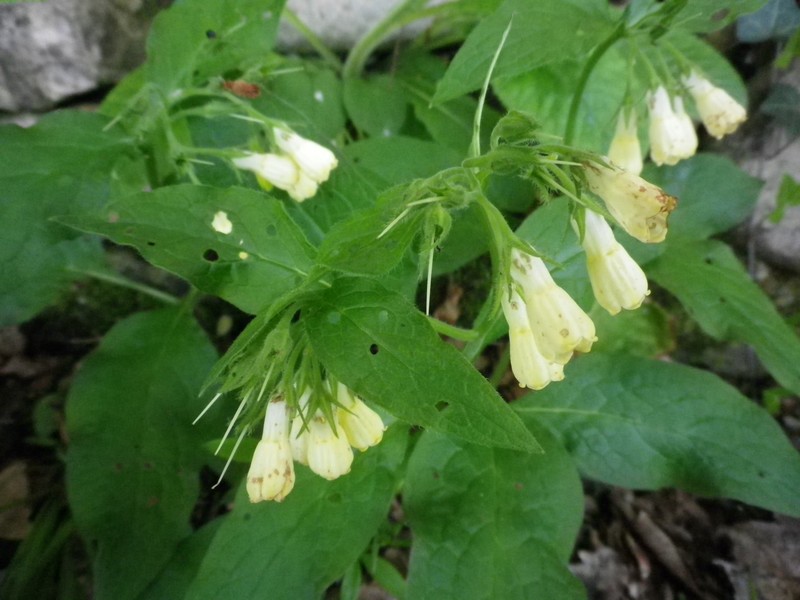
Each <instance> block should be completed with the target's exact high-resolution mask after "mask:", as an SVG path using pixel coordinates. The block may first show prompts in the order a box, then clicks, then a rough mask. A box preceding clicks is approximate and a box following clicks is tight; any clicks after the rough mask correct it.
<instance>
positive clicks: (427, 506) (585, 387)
mask: <svg viewBox="0 0 800 600" xmlns="http://www.w3.org/2000/svg"><path fill="white" fill-rule="evenodd" d="M425 4H426V3H425V2H423V1H422V0H407V1H405V2H403V3H400V4H399V5H398V7H397V8H396V10H395V11H394V12H393V13H392V14H391V15H390V16H389V17H387V19H386V20H385V21H383V22H381V23H379V24H378V25H377V26H376V27H375V29H374V30H373V31H371V32H370V33H368V34H367V35H366V36H365V37H364V38H363V39H362V40H361V41H360V42H358V43H357V44H356V45H355V47H354V48H353V49H352V51H351V52H350V53H349V55H348V56H347V58H346V60H345V61H344V62H342V61H341V60H340V58H339V57H338V56H337V55H336V54H334V53H332V52H331V51H329V50H328V49H326V48H325V47H324V45H323V44H322V43H321V42H320V40H318V39H317V38H316V37H315V36H314V35H313V34H312V33H310V32H309V31H307V29H306V28H305V26H304V25H303V24H302V23H300V22H299V21H298V20H297V18H296V17H295V16H294V15H292V13H291V12H286V11H284V7H283V3H282V2H281V1H279V0H246V1H242V2H228V1H227V0H202V1H201V0H182V1H178V2H175V3H174V6H172V7H171V8H170V9H169V10H166V11H164V12H163V13H162V14H161V15H160V16H159V17H158V19H157V20H156V22H155V24H154V27H153V32H152V35H151V37H150V41H149V44H148V52H149V54H148V60H147V62H146V64H145V65H143V67H142V68H141V69H139V70H137V71H136V72H134V73H133V74H131V75H130V76H129V77H128V78H127V79H126V80H124V81H123V82H122V83H120V85H119V86H117V87H116V88H115V89H114V90H113V91H112V92H111V93H110V94H109V97H108V98H107V100H106V101H105V102H104V104H103V105H102V106H101V108H100V111H99V114H86V113H82V112H63V113H58V114H55V115H52V116H49V117H47V118H45V119H43V120H42V121H41V123H40V124H38V125H37V126H36V127H33V128H31V129H29V130H19V129H17V128H12V127H6V128H3V129H0V137H1V138H2V143H0V157H2V159H3V160H0V176H2V177H3V181H4V186H3V188H2V189H4V190H5V191H4V192H2V193H3V194H5V195H6V196H7V198H9V201H8V206H9V207H11V208H8V209H6V212H5V213H4V215H5V221H4V222H6V223H10V224H11V225H12V227H10V228H9V231H13V232H14V236H16V237H14V239H13V240H12V242H13V243H11V246H9V248H10V249H9V248H7V250H9V251H8V252H7V256H9V257H17V258H14V259H13V260H12V261H11V262H12V264H11V267H9V269H5V270H2V271H3V273H2V274H0V277H6V278H9V279H8V280H7V283H8V285H7V286H6V287H7V288H8V289H10V290H13V292H12V294H11V296H12V299H11V300H9V301H8V302H6V303H5V304H4V305H3V310H4V313H3V315H4V316H5V318H6V322H7V323H13V322H21V321H24V320H26V319H28V318H31V317H32V316H33V315H34V314H35V313H36V312H37V311H39V310H41V309H42V308H44V307H45V306H46V305H47V304H48V303H50V302H52V301H54V300H55V299H56V297H57V294H58V292H59V290H63V289H64V288H63V286H61V287H60V284H63V283H65V282H71V281H73V280H74V279H75V278H76V277H78V276H82V277H91V278H94V279H98V280H101V281H102V282H105V283H106V284H108V283H111V284H119V285H121V286H122V287H123V288H125V289H128V290H133V291H131V294H133V293H134V292H135V293H136V294H140V295H142V296H141V297H146V298H148V299H149V301H150V302H159V303H164V304H165V307H164V308H161V309H158V310H148V311H144V312H141V313H137V314H135V315H132V316H130V317H126V318H124V319H122V320H121V321H120V322H119V323H118V324H117V325H116V326H115V327H114V328H113V329H112V330H111V331H110V332H109V333H108V334H107V335H106V336H105V337H104V339H103V341H102V342H101V343H100V345H99V347H98V348H97V350H96V351H95V353H93V354H92V355H91V357H89V358H88V359H87V360H86V361H85V364H84V365H83V366H82V368H81V370H80V372H79V373H78V375H77V376H76V378H75V382H74V385H73V387H72V388H71V391H70V392H69V398H68V402H67V411H66V413H67V414H66V425H65V427H66V431H67V433H68V437H69V446H68V448H67V450H66V456H67V458H66V463H67V470H66V487H67V490H68V498H69V509H70V511H71V514H72V515H73V522H71V524H69V526H68V527H67V528H66V529H65V531H72V530H73V529H75V530H77V531H78V532H79V534H80V535H81V536H82V538H83V539H85V540H87V541H90V543H88V544H87V545H86V551H87V553H88V555H89V558H90V561H91V564H92V581H93V586H94V597H96V598H99V599H101V600H102V599H103V598H115V599H118V598H123V599H125V598H132V599H133V598H149V597H153V598H158V597H165V598H166V597H168V598H192V599H197V598H199V599H211V598H221V597H224V598H237V599H238V598H242V599H247V598H261V597H263V596H264V595H265V594H266V595H268V596H269V597H270V598H287V599H288V598H317V597H322V596H323V595H324V594H326V593H334V592H332V591H331V586H337V590H338V591H337V592H336V593H340V595H341V596H342V597H343V598H356V597H357V595H358V590H359V587H360V585H361V583H362V582H363V581H364V580H365V579H367V578H368V579H370V580H373V581H375V582H377V583H378V584H379V585H381V586H383V587H384V588H386V589H387V590H388V591H389V592H390V593H391V594H392V595H394V596H396V597H401V598H402V597H406V598H434V597H435V598H466V599H470V598H531V599H537V598H541V599H548V600H550V599H558V600H572V599H580V598H585V590H584V589H583V586H582V585H581V583H580V582H579V581H578V580H577V579H576V578H575V577H574V576H573V575H572V573H571V572H570V571H569V569H567V566H566V565H567V562H568V560H569V558H570V556H571V555H572V553H573V549H574V548H573V546H574V544H575V543H576V539H577V534H578V530H579V527H580V523H581V519H582V514H583V507H584V504H585V503H584V495H583V490H582V485H581V477H583V478H585V479H589V480H594V481H598V482H601V483H604V484H608V485H615V486H624V487H629V488H632V489H635V490H657V489H660V488H664V487H676V488H680V489H682V490H685V491H687V492H691V493H696V494H699V495H703V496H707V497H725V498H732V499H735V500H739V501H743V502H747V503H750V504H753V505H756V506H759V507H762V508H766V509H770V510H775V511H780V512H783V513H787V514H791V515H800V504H799V502H800V501H799V500H798V499H800V458H798V456H797V453H796V451H795V450H794V449H793V448H792V447H791V445H790V444H789V443H788V441H787V440H786V438H785V436H784V435H783V433H782V432H781V430H780V428H779V427H778V426H777V425H776V423H775V421H774V420H773V418H772V416H771V415H770V414H769V413H768V412H767V411H765V410H763V409H762V408H760V407H759V406H757V404H756V403H754V402H752V401H751V400H750V399H748V398H745V397H744V396H743V395H742V394H741V393H740V392H739V391H737V390H736V389H734V388H733V387H731V386H730V385H728V384H727V383H725V382H723V381H722V380H721V379H720V378H719V377H717V376H716V375H714V374H712V373H711V372H708V371H704V370H701V369H698V368H695V367H690V366H687V365H683V364H679V363H678V362H676V361H675V360H674V359H673V358H672V357H673V352H674V350H675V349H676V347H677V346H678V345H679V344H681V343H682V338H680V337H679V336H678V335H677V333H676V331H679V330H685V329H690V328H692V327H694V329H695V330H696V331H697V332H698V333H697V335H698V336H702V335H707V336H709V337H710V338H714V339H715V340H717V341H719V342H736V343H745V344H749V345H750V346H752V348H753V349H754V351H755V353H756V354H757V356H758V358H759V359H760V360H761V362H762V363H763V365H764V368H765V369H766V371H767V372H769V374H770V375H771V376H772V377H774V380H775V382H776V383H775V385H776V386H780V388H775V389H779V390H783V391H781V392H780V393H785V394H797V393H800V366H799V365H800V340H799V339H798V338H797V336H796V334H795V332H794V331H793V329H792V327H791V326H790V325H788V324H787V322H785V321H784V320H783V319H782V317H781V316H780V315H779V314H778V312H777V311H776V310H775V308H774V307H773V305H772V303H771V302H770V300H769V299H768V298H767V297H766V296H765V295H764V293H763V292H762V291H761V290H760V289H759V288H758V287H757V286H756V285H755V284H754V283H753V282H752V281H751V280H750V278H749V277H748V275H747V272H746V271H745V270H744V269H743V268H742V266H741V264H740V263H739V261H738V259H737V258H736V255H735V253H734V252H733V251H732V249H731V248H730V247H729V246H727V245H726V244H725V243H724V242H722V241H719V240H716V239H714V237H713V236H714V235H716V234H719V233H723V232H724V231H726V230H728V229H730V228H732V227H734V226H735V225H737V224H738V223H740V222H742V221H743V220H744V219H746V218H747V216H748V215H749V212H750V210H751V208H752V206H753V202H754V200H755V198H756V196H757V194H758V190H759V187H760V183H759V182H758V181H756V180H755V179H753V178H751V177H749V176H747V175H745V174H744V173H743V172H741V171H740V170H739V169H738V168H737V167H736V166H735V165H734V164H733V163H731V162H730V161H729V160H727V159H725V158H722V157H720V156H717V155H713V154H707V153H702V152H701V153H700V154H696V153H697V151H698V148H700V149H702V147H703V142H704V139H703V137H702V136H701V137H698V135H697V129H696V123H699V122H700V121H702V122H703V124H704V126H705V128H706V129H707V131H708V133H709V134H710V135H711V136H713V137H717V138H718V137H721V136H722V135H726V134H728V133H732V132H733V131H734V130H736V129H737V127H739V126H740V125H741V123H742V122H743V121H744V120H745V118H746V112H745V109H744V108H743V106H744V105H745V104H746V90H745V88H744V86H743V84H742V82H741V81H740V80H739V79H738V76H736V75H735V73H734V72H733V70H732V69H731V68H730V66H729V65H728V64H727V62H726V60H725V59H724V57H722V56H720V55H719V54H718V53H717V52H716V51H715V50H714V49H713V48H712V47H710V46H709V45H707V44H706V43H705V42H703V41H702V39H701V37H700V36H699V35H698V34H703V33H705V32H709V31H713V30H714V29H717V28H719V27H722V26H724V25H725V24H727V23H730V22H732V20H733V19H735V18H737V17H738V16H739V15H741V14H743V13H744V12H746V11H748V10H754V9H756V8H757V7H758V5H759V4H760V0H755V1H753V2H750V1H748V2H742V3H729V2H723V1H722V0H702V1H700V0H696V1H695V0H676V1H671V2H655V1H651V0H636V1H634V2H630V3H629V4H628V6H627V7H626V8H624V9H621V8H616V7H613V6H608V5H606V3H605V2H599V1H598V2H595V1H588V0H586V1H584V0H537V1H536V2H529V1H528V0H505V1H503V2H499V1H498V2H483V3H472V2H449V3H442V4H437V5H436V6H433V7H426V6H425ZM479 5H480V6H479ZM281 15H283V16H285V17H286V18H287V19H288V20H289V21H290V23H293V24H294V25H295V27H296V28H298V29H299V30H300V31H302V32H304V33H305V35H306V36H308V38H309V43H310V45H311V47H312V48H314V49H315V52H316V54H314V55H313V56H309V57H306V58H298V57H296V56H293V57H286V56H282V55H280V54H277V53H276V52H275V51H274V50H273V43H274V40H275V38H276V32H277V24H278V20H279V17H280V16H281ZM420 19H426V21H425V22H426V23H429V25H430V28H429V30H428V32H427V34H426V35H423V36H419V37H418V38H417V39H415V40H413V41H409V42H407V43H401V44H399V45H398V46H397V50H396V52H394V53H392V55H391V56H390V57H384V58H386V60H387V61H388V62H386V63H384V62H383V59H382V58H381V56H380V55H378V56H376V57H373V53H374V50H375V49H376V48H378V47H379V46H380V42H381V41H382V40H384V39H387V38H388V37H389V36H391V34H393V33H394V32H395V31H396V30H397V29H400V28H402V27H403V26H405V25H407V24H408V23H411V22H414V21H416V20H420ZM453 44H456V45H457V51H456V53H455V55H454V56H453V57H452V60H450V59H449V55H448V56H447V57H446V58H447V60H445V59H444V58H443V55H442V52H441V48H442V47H443V45H453ZM367 67H369V69H368V72H367V73H366V74H365V71H367ZM612 82H613V85H612ZM490 90H491V91H492V92H493V94H492V95H491V96H490V95H489V91H490ZM473 92H478V94H477V95H474V94H473ZM487 97H490V98H493V100H492V101H491V102H487V100H486V99H487ZM698 118H699V120H698ZM645 133H647V134H648V135H644V134H645ZM648 146H649V148H648ZM65 149H68V150H69V151H67V150H65ZM648 152H649V159H646V158H645V157H646V156H647V155H648ZM676 163H677V165H676ZM29 175H30V176H29ZM79 232H84V233H79ZM92 234H99V235H102V236H105V237H106V238H107V239H108V240H110V241H111V242H115V243H116V244H120V245H125V246H132V247H134V248H135V249H136V250H137V251H138V253H139V255H140V256H141V258H143V259H144V260H145V261H147V262H148V263H150V264H151V265H152V266H154V267H157V268H159V269H161V270H162V271H167V272H169V273H172V274H174V275H177V276H179V277H180V278H182V279H183V280H185V281H186V282H188V287H190V288H191V291H190V292H189V293H188V294H186V295H185V296H182V297H177V296H174V295H172V293H167V292H165V291H164V290H161V289H155V288H154V287H151V286H150V285H149V284H147V283H145V282H142V281H131V280H130V279H127V278H126V277H125V276H123V275H121V274H120V273H117V272H116V271H114V270H113V269H111V267H109V266H107V265H106V263H105V262H104V256H105V253H104V248H103V246H101V245H100V244H98V243H97V238H95V237H93V235H92ZM108 247H109V246H106V248H108ZM29 250H30V251H29ZM34 256H36V257H38V256H42V257H44V256H47V257H49V258H47V260H45V259H42V260H41V261H38V258H37V260H34V259H33V258H32V257H34ZM12 283H13V285H12ZM181 289H183V288H180V287H179V286H178V287H176V288H174V289H173V290H172V292H173V293H177V291H176V290H178V291H180V290H181ZM136 297H137V298H139V297H140V296H136ZM223 301H224V302H223ZM200 323H202V324H203V325H204V327H201V326H200ZM690 323H696V327H695V326H694V325H688V324H690ZM700 332H702V334H701V333H700ZM212 342H214V344H212ZM218 352H221V353H222V356H221V357H220V356H219V355H218ZM674 356H685V354H679V353H675V354H674ZM775 389H773V390H772V391H771V392H769V394H772V395H774V394H775V393H776V392H775ZM198 393H199V396H198ZM764 395H765V397H766V396H767V395H768V394H767V393H766V392H765V394H764ZM770 397H772V396H770ZM193 421H194V422H193ZM215 481H216V483H215ZM61 512H62V513H63V512H66V511H61ZM54 514H55V513H54ZM59 514H61V513H59ZM387 515H388V516H387ZM51 516H52V515H51ZM47 523H50V521H47V522H45V524H47ZM190 523H191V527H190V526H189V524H190ZM48 526H49V525H48ZM47 531H50V530H49V529H48V530H47ZM65 535H66V534H65ZM632 535H634V534H632ZM40 538H41V539H45V538H47V539H51V538H52V539H61V538H60V537H59V536H56V535H55V534H54V535H52V536H49V537H48V536H44V535H43V536H40V537H39V538H36V539H40ZM32 543H33V542H32ZM608 543H612V541H610V540H609V541H608ZM69 548H71V546H70V547H69ZM69 548H68V547H67V546H66V545H65V547H64V550H63V551H64V553H65V554H64V556H67V550H69ZM409 548H410V549H409ZM53 552H56V550H54V549H53V548H50V547H48V550H47V553H46V554H47V555H48V556H51V555H52V553H53ZM33 554H35V553H33ZM44 554H45V553H43V555H44ZM30 555H31V554H26V556H30ZM398 555H402V556H404V557H405V558H407V560H406V561H405V562H404V563H403V565H404V566H401V567H400V568H398V566H397V565H396V564H394V563H392V562H391V561H390V560H389V559H390V558H391V557H393V556H398ZM69 556H72V555H71V554H70V555H69ZM710 560H711V559H710ZM652 562H653V564H655V562H656V561H655V558H654V559H653V561H652ZM59 564H71V562H69V561H67V560H66V559H65V560H64V561H62V562H61V563H59ZM398 564H399V563H398ZM54 570H55V569H49V570H48V571H47V572H48V573H49V572H51V571H54ZM85 571H86V569H85V568H83V567H82V569H81V571H80V573H81V577H82V578H85V576H86V573H85ZM26 572H27V571H26ZM8 581H10V582H11V583H6V582H8ZM19 581H22V580H21V579H19V577H18V576H8V577H6V578H5V579H4V582H3V584H2V585H3V586H6V587H4V588H2V590H0V594H2V595H4V596H5V595H8V597H39V596H41V595H42V593H41V590H40V589H39V588H36V589H35V590H34V592H31V593H33V595H31V593H28V592H29V591H30V589H32V588H25V587H24V585H25V584H23V583H19ZM37 583H38V582H37ZM31 585H33V584H31ZM8 586H12V587H8ZM13 586H17V587H13ZM20 586H22V587H20ZM26 594H27V595H26ZM37 594H38V596H37Z"/></svg>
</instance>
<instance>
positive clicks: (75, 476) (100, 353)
mask: <svg viewBox="0 0 800 600" xmlns="http://www.w3.org/2000/svg"><path fill="white" fill-rule="evenodd" d="M214 358H215V352H214V349H213V347H212V346H211V344H210V343H209V342H208V340H207V338H206V337H205V334H204V333H203V331H202V330H201V329H200V328H199V326H198V325H197V324H196V323H195V322H194V321H193V320H192V319H191V317H190V316H189V315H187V314H186V313H185V312H182V310H181V309H172V308H171V309H167V310H161V311H157V312H151V313H142V314H137V315H134V316H132V317H129V318H128V319H126V320H124V321H122V322H120V323H118V324H117V325H116V326H115V327H114V328H113V329H112V330H111V331H110V332H109V333H108V335H107V336H106V337H105V339H104V340H103V342H102V344H101V345H100V346H99V348H98V349H97V350H96V351H95V352H94V353H93V354H92V355H91V356H90V357H89V359H88V360H87V361H86V363H85V364H84V365H83V367H82V369H81V371H80V372H79V373H78V376H77V377H76V379H75V382H74V384H73V386H72V389H71V390H70V394H69V397H68V399H67V431H68V433H69V438H70V445H69V450H68V453H67V475H66V478H67V492H68V495H69V500H70V507H71V509H72V514H73V515H74V518H75V523H76V525H77V527H78V529H79V531H80V532H81V534H82V535H83V537H84V539H85V540H86V541H87V543H88V546H89V547H90V548H96V552H94V553H93V554H94V556H93V562H94V570H93V579H94V585H95V592H94V597H95V598H98V599H100V600H101V599H105V598H114V599H115V600H125V599H129V598H135V597H136V596H137V595H138V594H139V593H140V592H141V591H142V590H143V589H144V587H145V586H146V585H147V584H148V583H149V582H150V581H151V580H152V579H154V578H155V576H156V575H157V574H158V572H159V570H160V569H161V568H162V567H163V566H164V564H166V562H167V561H168V560H169V558H170V556H171V555H172V552H173V551H174V550H175V548H176V547H177V546H178V544H179V542H180V541H181V539H183V538H184V537H186V536H187V535H189V534H190V533H191V527H190V525H189V518H190V516H191V513H192V510H193V508H194V504H195V501H196V500H197V495H198V492H199V477H198V471H199V470H200V467H201V466H202V464H203V461H204V459H205V455H206V453H205V451H204V450H203V447H202V445H203V443H204V442H205V441H206V440H207V439H209V438H210V437H211V435H212V434H211V431H210V430H209V425H205V424H203V422H201V423H200V424H198V425H196V426H192V419H193V418H194V417H195V416H196V415H197V413H198V412H199V411H200V409H201V408H202V406H203V401H202V400H200V399H198V397H197V393H198V390H199V388H200V384H201V383H202V381H203V377H204V376H205V374H206V372H207V371H208V369H209V368H210V367H211V365H212V363H213V362H214ZM206 423H210V421H207V422H206Z"/></svg>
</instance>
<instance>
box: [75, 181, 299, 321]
mask: <svg viewBox="0 0 800 600" xmlns="http://www.w3.org/2000/svg"><path fill="white" fill-rule="evenodd" d="M220 211H222V212H224V213H225V214H226V215H227V219H228V220H229V221H230V223H231V224H232V226H233V229H232V231H231V232H230V233H227V234H226V233H223V232H220V231H217V230H215V229H214V228H213V227H212V222H213V220H214V217H215V215H216V214H217V213H219V212H220ZM60 220H61V222H63V223H66V224H68V225H72V226H73V227H77V228H79V229H84V230H86V231H92V232H94V233H99V234H102V235H105V236H107V237H109V238H111V239H112V240H113V241H115V242H117V243H118V244H126V245H131V246H135V247H136V248H137V249H138V250H139V252H141V253H142V256H144V257H145V259H147V260H148V261H149V262H151V263H152V264H154V265H156V266H158V267H161V268H162V269H166V270H167V271H171V272H172V273H175V274H176V275H180V276H181V277H183V278H185V279H187V280H188V281H189V282H191V283H192V284H194V285H195V286H197V287H198V288H199V289H200V290H202V291H204V292H207V293H209V294H215V295H218V296H220V297H221V298H224V299H225V300H227V301H229V302H231V303H232V304H235V305H236V306H238V307H239V308H241V309H242V310H244V311H246V312H251V313H256V312H258V311H259V310H261V309H264V308H266V307H268V306H269V305H270V304H271V303H272V301H274V300H275V299H276V298H278V297H280V296H281V295H283V294H285V293H286V292H288V291H290V290H292V289H294V288H295V287H296V286H297V284H298V283H299V282H300V281H301V280H302V278H303V277H304V276H305V274H306V273H307V272H308V270H309V269H310V268H311V267H312V266H313V255H314V250H313V248H312V247H311V246H310V244H309V243H308V242H307V241H306V239H305V237H304V236H303V234H302V232H301V231H300V230H299V229H298V228H297V226H296V225H295V224H294V223H293V222H292V220H291V219H290V218H289V216H288V215H287V214H286V211H285V210H284V208H283V205H282V204H281V203H280V202H279V201H277V200H275V199H274V198H272V197H270V196H268V195H267V194H264V193H259V192H255V191H252V190H247V189H244V188H235V187H232V188H227V189H220V188H213V187H205V186H198V185H188V184H187V185H176V186H171V187H165V188H160V189H157V190H155V191H154V192H147V193H141V194H135V195H133V196H128V197H126V198H123V199H121V200H118V201H116V202H112V203H111V204H109V206H108V207H107V208H106V209H105V211H104V214H103V216H102V217H100V216H93V215H91V214H89V215H86V216H77V217H65V218H62V219H60Z"/></svg>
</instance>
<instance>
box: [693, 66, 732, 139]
mask: <svg viewBox="0 0 800 600" xmlns="http://www.w3.org/2000/svg"><path fill="white" fill-rule="evenodd" d="M683 83H684V84H685V85H686V88H687V89H688V90H689V93H690V94H691V95H692V98H694V101H695V104H696V105H697V112H699V113H700V119H702V121H703V125H705V128H706V130H707V131H708V133H710V134H711V135H713V136H714V137H715V138H717V139H720V138H721V137H723V136H724V135H727V134H729V133H733V132H734V131H736V130H737V129H738V128H739V125H741V124H742V123H744V121H745V120H746V119H747V111H746V110H745V108H744V107H743V106H742V105H741V104H739V103H738V102H736V100H734V99H733V98H731V96H730V94H728V92H726V91H725V90H723V89H722V88H718V87H717V86H715V85H712V84H711V82H709V81H708V80H707V79H705V78H704V77H701V76H700V75H699V74H698V73H697V72H695V71H692V72H691V73H690V74H689V76H688V77H685V78H684V80H683Z"/></svg>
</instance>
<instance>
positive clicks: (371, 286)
mask: <svg viewBox="0 0 800 600" xmlns="http://www.w3.org/2000/svg"><path fill="white" fill-rule="evenodd" d="M314 301H315V302H314V304H312V305H310V306H308V307H307V308H306V309H304V311H303V315H304V316H303V318H304V319H305V321H306V330H307V332H308V336H309V339H310V340H311V345H312V346H313V348H314V351H315V353H316V355H317V356H318V357H319V359H320V361H322V363H323V364H324V365H325V367H326V368H327V369H328V370H330V371H331V372H332V373H333V374H334V375H335V376H336V377H337V378H338V379H340V380H341V381H342V382H343V383H344V384H345V385H347V386H348V387H349V388H351V389H352V390H354V391H355V392H356V393H357V394H358V395H359V396H362V397H363V398H364V399H366V400H368V401H370V402H374V403H375V404H378V405H380V406H382V407H383V408H385V409H386V410H388V411H389V412H390V413H392V414H393V415H395V416H396V417H398V418H399V419H403V420H404V421H407V422H409V423H414V424H418V425H423V426H425V427H429V428H431V429H434V430H438V431H442V432H444V433H450V434H453V435H456V436H459V437H462V438H464V439H466V440H469V441H471V442H473V443H476V444H482V445H486V446H500V447H503V448H513V449H516V450H525V451H528V452H536V451H539V450H540V448H539V445H538V444H537V443H536V440H535V439H534V438H533V436H532V435H531V434H530V432H529V431H528V430H527V429H526V428H525V427H524V425H523V424H522V422H521V421H520V420H519V419H518V417H517V416H516V415H515V414H514V412H513V411H512V410H511V409H510V408H509V406H508V405H507V404H506V403H505V402H504V401H503V400H502V399H501V398H500V396H498V394H497V392H496V391H495V390H494V389H493V388H492V386H491V385H489V383H488V382H487V381H486V379H484V378H483V376H482V375H481V374H480V373H478V372H477V371H476V370H475V369H474V367H473V366H472V365H471V364H469V362H467V360H466V359H465V358H464V357H463V356H462V355H461V354H460V353H459V352H458V351H457V350H456V349H455V348H454V347H453V346H451V345H449V344H446V343H445V342H443V341H442V340H441V339H439V337H438V336H437V335H436V333H435V332H434V331H433V329H432V328H431V326H430V325H429V324H428V322H427V319H426V318H425V317H424V316H423V315H422V314H420V313H419V311H417V310H416V309H415V308H414V307H413V306H412V305H411V304H409V303H408V301H407V300H406V299H405V298H404V297H402V296H400V295H399V294H396V293H394V292H390V291H389V290H387V289H385V288H383V287H382V286H381V285H380V284H379V283H377V282H376V281H374V280H371V279H356V278H340V279H337V280H336V281H335V282H334V284H333V287H331V288H330V289H328V290H326V291H324V292H322V293H320V294H319V295H317V296H315V298H314ZM445 408H446V409H445ZM443 409H444V410H443Z"/></svg>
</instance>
